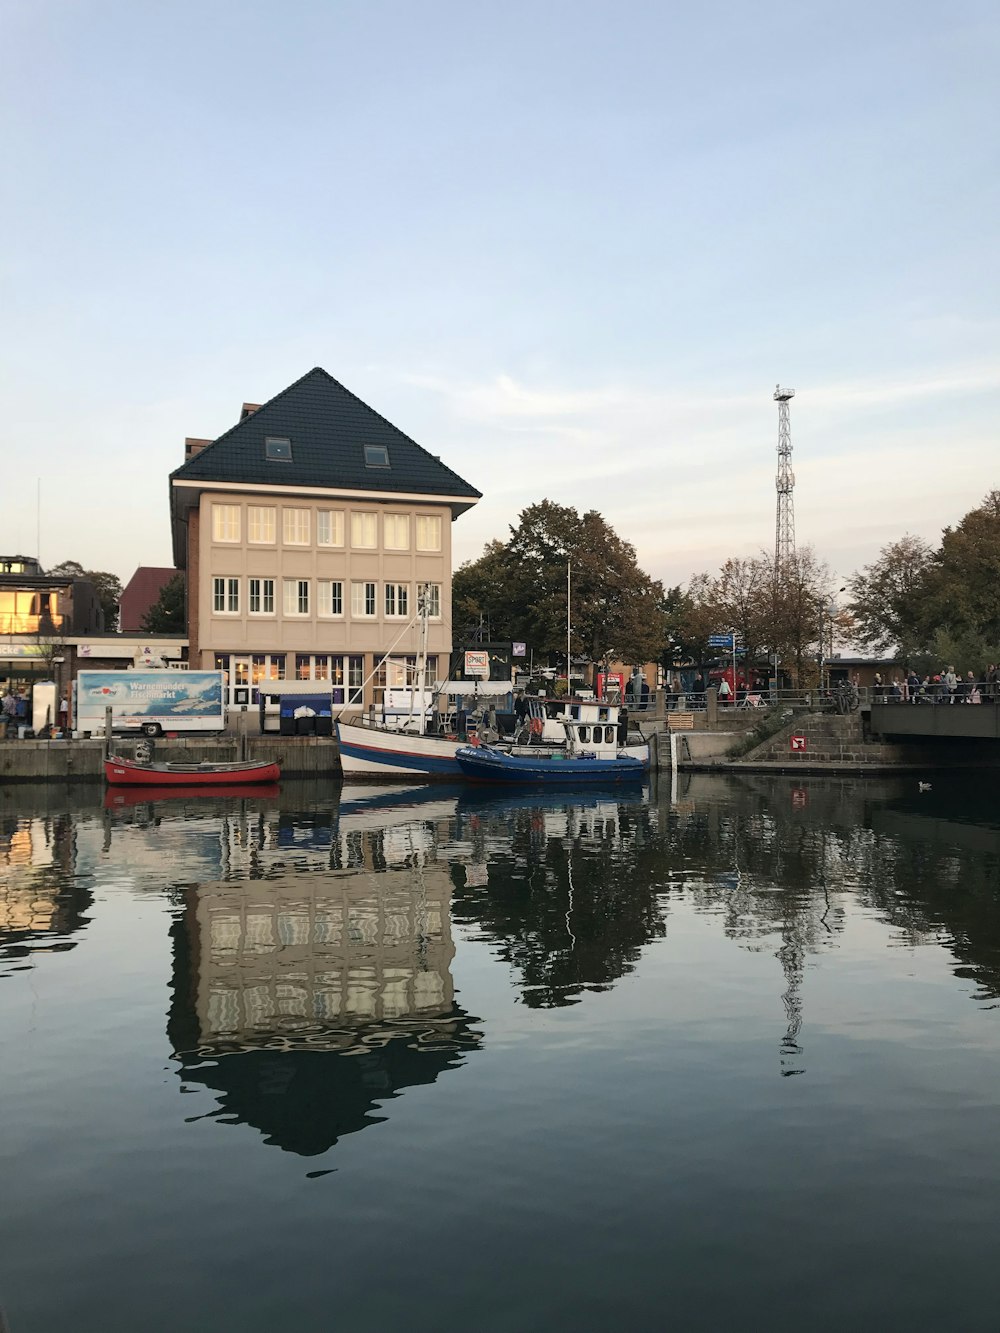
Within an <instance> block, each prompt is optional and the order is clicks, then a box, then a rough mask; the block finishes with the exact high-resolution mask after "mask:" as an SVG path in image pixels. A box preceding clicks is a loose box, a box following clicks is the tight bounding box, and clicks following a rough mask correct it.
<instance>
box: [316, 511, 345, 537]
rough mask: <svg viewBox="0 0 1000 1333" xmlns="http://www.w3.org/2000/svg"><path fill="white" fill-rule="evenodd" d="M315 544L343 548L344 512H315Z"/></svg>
mask: <svg viewBox="0 0 1000 1333" xmlns="http://www.w3.org/2000/svg"><path fill="white" fill-rule="evenodd" d="M316 542H317V544H318V545H319V546H343V544H344V511H343V510H342V509H317V510H316Z"/></svg>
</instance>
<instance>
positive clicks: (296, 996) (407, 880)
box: [168, 864, 480, 1156]
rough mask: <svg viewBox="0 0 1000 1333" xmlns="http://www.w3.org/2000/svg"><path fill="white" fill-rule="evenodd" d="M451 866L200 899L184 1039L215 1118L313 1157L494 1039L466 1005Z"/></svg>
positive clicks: (180, 949)
mask: <svg viewBox="0 0 1000 1333" xmlns="http://www.w3.org/2000/svg"><path fill="white" fill-rule="evenodd" d="M450 894H451V885H450V881H449V878H448V875H447V868H446V867H444V866H439V865H435V864H426V865H422V866H416V867H414V866H410V867H406V866H403V867H396V868H394V869H391V870H387V871H382V872H371V871H364V870H362V871H359V872H357V873H353V874H352V873H336V872H326V873H310V874H299V875H293V876H291V877H289V878H285V879H280V880H269V881H246V882H243V883H241V884H238V885H234V884H231V883H219V884H205V885H201V886H199V887H195V888H190V889H188V890H186V891H185V895H184V906H183V911H182V913H181V915H180V916H179V918H178V919H177V921H176V922H175V925H174V927H173V932H172V934H173V944H174V978H173V1001H172V1005H171V1010H170V1016H169V1026H168V1034H169V1038H170V1041H171V1044H172V1046H173V1049H174V1053H175V1058H176V1059H177V1061H178V1062H179V1073H180V1076H181V1078H182V1079H183V1080H184V1082H185V1083H186V1084H188V1085H195V1084H201V1085H203V1086H204V1087H206V1088H209V1089H211V1090H212V1091H213V1092H214V1093H215V1094H216V1096H217V1098H218V1102H219V1109H218V1110H217V1111H215V1112H213V1115H216V1116H218V1117H219V1118H221V1119H224V1120H225V1121H226V1122H227V1123H241V1124H250V1125H253V1126H254V1127H255V1128H257V1129H258V1130H259V1131H260V1132H261V1133H262V1134H263V1135H264V1136H265V1139H266V1141H267V1142H269V1143H273V1144H276V1145H277V1146H279V1147H281V1148H284V1149H285V1150H286V1151H289V1152H296V1153H300V1154H302V1155H304V1156H312V1155H315V1154H318V1153H322V1152H325V1151H326V1150H327V1149H329V1148H330V1147H332V1146H333V1144H335V1143H336V1142H337V1140H338V1139H340V1138H342V1137H343V1136H344V1135H345V1134H350V1133H352V1132H354V1131H355V1130H359V1129H362V1128H364V1126H365V1125H368V1124H373V1123H375V1122H377V1121H378V1120H381V1119H384V1118H385V1115H384V1114H378V1113H377V1112H378V1108H379V1107H380V1105H381V1103H382V1102H384V1101H385V1100H386V1099H387V1098H391V1097H393V1096H396V1095H398V1094H399V1093H400V1092H401V1091H402V1090H403V1089H405V1088H406V1087H410V1086H414V1085H416V1084H421V1083H433V1082H434V1081H435V1080H436V1079H437V1078H438V1076H439V1075H440V1074H442V1073H444V1072H445V1071H446V1070H449V1069H454V1068H456V1067H458V1066H459V1065H460V1064H461V1063H462V1062H463V1060H464V1059H465V1055H466V1053H467V1052H468V1051H469V1050H471V1049H475V1048H476V1047H477V1046H478V1045H479V1042H480V1037H479V1034H478V1033H477V1032H475V1031H474V1030H473V1027H472V1025H473V1024H474V1023H475V1020H474V1019H472V1018H470V1017H469V1015H467V1014H466V1013H465V1011H464V1010H463V1009H462V1008H461V1007H460V1006H459V1005H457V1004H456V1003H455V996H454V986H453V983H452V977H451V961H452V958H453V956H454V952H455V948H454V943H453V941H452V935H451V918H450V908H449V899H450Z"/></svg>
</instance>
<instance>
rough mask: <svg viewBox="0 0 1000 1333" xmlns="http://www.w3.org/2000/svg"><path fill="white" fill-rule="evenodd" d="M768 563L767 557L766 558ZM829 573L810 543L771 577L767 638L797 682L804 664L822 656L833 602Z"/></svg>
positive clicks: (802, 676) (800, 681) (801, 679)
mask: <svg viewBox="0 0 1000 1333" xmlns="http://www.w3.org/2000/svg"><path fill="white" fill-rule="evenodd" d="M768 564H769V565H770V561H768ZM831 582H832V580H831V576H830V571H829V569H828V568H827V566H826V565H825V564H824V563H823V562H822V561H821V560H820V559H819V558H818V556H817V555H816V552H815V550H814V549H813V548H812V547H811V546H802V547H800V548H799V549H798V550H797V551H796V553H795V555H794V556H792V558H791V559H790V560H788V561H786V562H785V564H784V565H783V567H782V568H781V569H780V570H779V572H778V578H777V579H776V580H773V581H772V586H771V600H770V618H771V630H770V634H769V637H768V638H767V639H766V641H767V642H768V643H769V647H770V649H771V651H772V652H774V653H777V654H778V657H779V659H780V660H781V662H782V664H783V665H784V666H785V667H787V668H788V669H789V670H790V671H791V673H792V678H793V680H794V681H795V682H796V684H804V683H805V681H806V674H807V673H806V667H807V664H808V665H809V666H810V667H811V663H812V659H813V658H816V659H817V661H818V660H819V659H820V658H822V657H824V656H825V652H824V639H825V636H826V634H827V633H828V632H829V625H830V621H831V619H834V618H835V616H834V617H831V615H830V608H831V607H832V606H833V605H834V603H833V597H832V589H831Z"/></svg>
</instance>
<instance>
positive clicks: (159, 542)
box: [0, 0, 1000, 583]
mask: <svg viewBox="0 0 1000 1333" xmlns="http://www.w3.org/2000/svg"><path fill="white" fill-rule="evenodd" d="M0 24H2V34H0V73H2V79H0V116H2V126H3V129H2V134H0V167H2V180H3V185H2V189H3V192H4V196H5V200H4V207H3V209H2V212H0V231H2V241H3V244H2V246H0V309H2V310H3V312H4V317H3V319H2V321H0V338H2V339H3V349H2V351H3V355H2V366H0V375H2V380H0V394H2V398H3V406H4V411H3V423H4V429H3V453H4V459H5V465H4V474H5V479H4V482H3V484H2V485H0V533H2V536H0V548H2V549H3V551H4V552H12V551H15V550H19V551H23V552H25V553H29V554H30V553H33V552H34V549H35V546H36V514H35V490H36V479H37V478H41V491H42V506H41V510H42V522H41V556H42V560H43V562H45V563H47V564H54V563H55V562H56V561H58V560H60V559H64V558H71V559H78V560H79V561H80V562H81V563H82V564H84V565H86V566H89V567H92V568H103V569H111V570H113V571H115V572H116V573H118V574H119V575H120V576H121V577H123V578H127V577H128V575H129V574H130V573H131V572H132V570H133V568H134V567H135V566H136V565H137V564H140V563H142V564H169V563H170V542H169V525H168V502H167V481H166V476H167V473H168V472H169V471H170V469H171V468H173V467H175V466H176V465H177V464H178V463H179V462H180V461H181V458H182V448H183V439H184V436H185V435H204V436H215V435H218V434H220V433H221V432H222V431H223V430H225V429H227V428H228V427H229V426H230V425H232V424H233V422H234V421H235V420H236V416H237V413H238V410H239V406H240V404H241V403H242V402H243V400H244V399H247V400H252V401H263V400H265V399H266V398H269V397H271V396H272V395H273V394H274V393H277V392H278V391H279V390H280V389H282V388H284V387H285V385H287V384H288V383H290V382H291V381H292V380H294V379H297V378H298V377H299V376H300V375H302V374H304V373H305V371H307V370H308V369H310V367H312V366H314V365H322V366H324V367H325V368H326V369H327V370H329V371H330V372H331V374H333V375H335V376H336V377H337V378H338V379H340V380H342V381H343V383H345V384H346V385H347V386H348V387H349V388H350V389H352V390H353V391H354V392H355V393H357V394H359V395H360V396H361V397H362V398H364V399H365V400H366V401H368V402H369V403H371V405H372V406H373V407H375V408H376V409H377V410H379V411H380V412H382V413H383V414H384V415H385V416H387V417H388V418H389V419H390V420H392V421H393V422H395V424H396V425H398V426H399V427H400V428H401V429H403V430H405V431H406V432H407V433H408V434H410V435H412V436H413V437H414V438H415V439H417V440H418V441H419V442H420V443H421V444H423V445H424V446H425V447H427V448H428V449H430V450H431V452H433V453H438V454H440V455H442V457H443V458H444V460H445V461H446V462H447V463H449V465H450V466H452V467H454V468H455V470H456V471H458V472H459V473H460V474H461V475H462V476H464V477H465V478H467V480H469V481H470V482H472V483H473V484H474V485H476V486H477V487H478V488H479V489H480V490H482V491H483V492H484V499H483V501H482V502H481V503H480V505H479V506H478V507H477V508H476V509H475V510H473V511H472V512H471V513H470V514H467V515H466V516H464V517H463V518H462V519H460V520H459V521H458V523H457V524H456V527H455V533H454V535H455V551H456V562H457V561H460V560H462V559H467V558H470V557H475V556H477V555H478V554H479V553H480V551H481V550H482V547H483V544H484V543H485V541H487V540H488V539H490V538H492V537H497V536H499V537H504V536H505V535H506V533H507V526H508V524H511V523H515V522H516V520H517V515H518V513H519V511H520V510H521V509H522V508H524V507H525V506H526V505H528V504H531V503H534V502H535V501H538V500H540V499H542V498H545V497H547V498H549V499H552V500H554V501H557V502H559V503H562V504H567V505H573V506H575V507H576V508H578V509H580V510H584V509H589V508H596V509H598V510H600V511H601V513H603V514H604V516H605V517H606V518H607V519H608V521H609V522H610V523H611V524H612V526H613V527H614V528H615V529H616V530H617V531H618V532H619V534H620V535H621V536H622V537H624V538H626V539H627V540H629V541H631V542H632V543H633V544H634V545H635V546H636V548H637V551H638V555H639V560H640V563H641V564H642V565H643V567H644V568H645V569H646V570H647V571H648V572H649V573H650V574H652V575H653V576H655V577H658V578H663V579H665V580H666V581H668V582H671V583H673V582H678V581H684V580H686V579H687V578H688V577H689V576H690V575H691V574H693V573H695V572H697V571H699V570H702V569H712V568H716V567H717V566H718V565H719V564H720V563H721V562H722V560H724V559H725V558H726V556H728V555H730V554H750V553H753V552H755V551H756V550H758V549H759V548H760V547H771V546H772V545H773V540H774V495H775V492H774V473H775V468H776V454H775V444H776V440H777V412H776V407H775V404H774V402H773V401H772V398H771V395H772V393H773V389H774V385H775V383H776V382H777V381H779V380H780V382H781V383H782V384H789V385H791V386H793V387H794V388H795V389H796V391H797V393H796V397H795V399H794V401H793V404H792V438H793V444H794V450H795V452H794V465H795V473H796V478H797V484H796V490H795V512H796V527H797V535H798V540H799V542H800V544H801V543H805V542H812V543H813V544H814V545H815V546H816V548H817V551H818V553H819V554H820V556H821V557H822V558H823V559H825V560H827V561H828V562H829V563H830V565H831V566H832V568H833V569H834V570H835V571H838V572H839V573H840V574H841V575H846V574H849V573H850V572H851V571H852V570H853V569H855V568H857V567H858V566H859V565H861V564H863V563H865V562H866V561H868V560H870V559H871V558H873V557H874V555H875V554H877V552H878V550H879V548H880V547H881V546H882V545H883V544H884V543H885V542H887V541H889V540H893V539H895V538H896V537H899V536H901V535H902V534H903V533H904V532H906V531H910V532H916V533H920V534H922V535H925V536H927V537H930V538H932V539H934V538H936V537H937V536H938V535H939V533H940V530H941V528H942V527H943V526H944V525H945V524H948V523H954V522H956V521H957V520H958V519H959V518H960V517H961V516H962V514H964V513H965V512H966V511H967V510H968V509H970V508H972V507H973V506H974V505H976V504H978V503H979V501H980V500H981V499H982V497H983V495H984V494H985V493H986V492H987V491H988V490H990V489H992V488H993V487H996V486H1000V474H998V469H997V465H996V459H997V448H996V436H997V418H998V411H997V409H998V407H1000V316H998V308H1000V306H998V258H997V255H998V244H997V241H998V230H1000V227H998V220H1000V197H998V196H1000V186H998V181H1000V173H998V144H1000V136H998V133H997V125H998V124H1000V93H998V80H997V76H996V71H997V69H998V68H1000V6H998V5H996V4H995V3H977V0H970V2H969V3H966V4H964V5H962V6H942V5H940V4H931V3H925V2H924V0H916V2H911V3H894V2H886V3H874V4H872V3H870V2H869V3H865V4H858V3H845V4H841V5H839V6H829V5H820V4H810V3H802V2H801V0H800V2H799V3H796V4H778V3H773V4H770V3H767V2H766V0H762V3H759V4H747V3H725V2H723V0H719V3H714V4H713V3H706V4H702V5H681V4H677V3H667V2H666V0H664V2H663V3H658V4H638V3H617V4H614V5H611V4H608V3H602V4H595V3H588V2H587V0H573V3H562V2H561V0H535V3H531V4H527V3H519V0H506V3H504V4H503V5H500V4H496V3H494V4H486V3H470V2H469V0H465V2H464V3H434V2H433V0H425V3H423V4H414V3H412V0H407V3H389V2H388V0H386V2H385V3H381V2H380V0H367V2H366V3H361V2H360V0H357V2H355V3H338V2H337V0H327V2H326V3H315V2H314V0H297V2H295V0H292V2H290V3H288V4H284V5H276V4H273V3H258V2H257V0H242V2H241V3H231V2H230V0H210V2H209V3H201V2H200V3H189V2H187V0H181V2H180V3H173V4H170V5H167V4H165V3H163V4H149V3H143V0H131V3H118V2H117V0H105V2H104V3H96V2H88V0H73V2H72V3H65V2H64V0H48V2H46V0H0ZM12 475H13V478H14V479H15V482H14V484H13V485H12V484H11V477H12ZM109 509H110V511H111V512H110V513H108V510H109Z"/></svg>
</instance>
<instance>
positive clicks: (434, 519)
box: [416, 514, 443, 551]
mask: <svg viewBox="0 0 1000 1333" xmlns="http://www.w3.org/2000/svg"><path fill="white" fill-rule="evenodd" d="M416 527H417V550H418V551H440V550H441V539H442V533H443V525H442V523H441V515H440V514H418V515H417V524H416ZM421 528H423V533H422V532H421ZM428 529H430V531H431V532H433V533H435V534H436V539H435V541H434V543H433V544H431V543H429V542H428V540H427V535H426V534H427V530H428Z"/></svg>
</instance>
